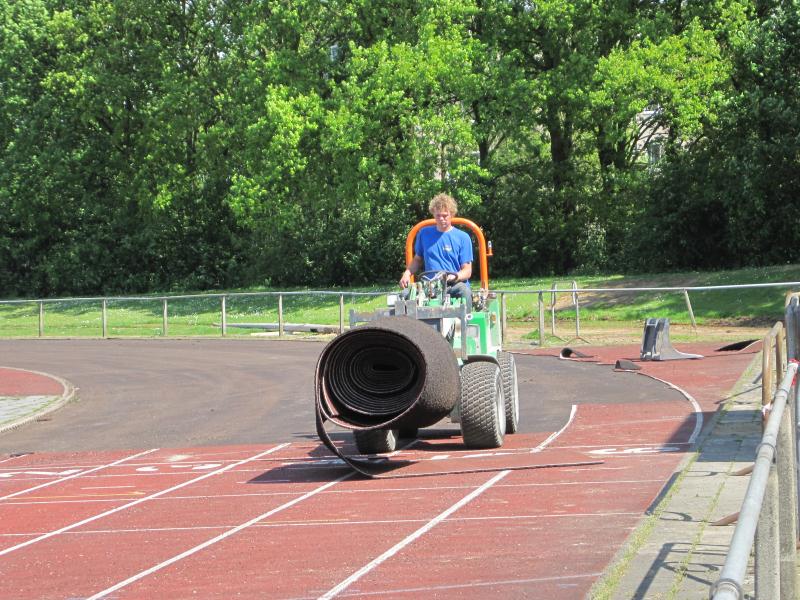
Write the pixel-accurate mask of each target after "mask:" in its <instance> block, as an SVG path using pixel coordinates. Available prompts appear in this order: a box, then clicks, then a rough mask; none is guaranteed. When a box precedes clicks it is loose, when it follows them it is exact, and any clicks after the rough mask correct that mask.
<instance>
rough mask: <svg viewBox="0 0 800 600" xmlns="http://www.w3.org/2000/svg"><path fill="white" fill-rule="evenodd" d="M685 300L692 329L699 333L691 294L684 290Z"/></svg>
mask: <svg viewBox="0 0 800 600" xmlns="http://www.w3.org/2000/svg"><path fill="white" fill-rule="evenodd" d="M683 299H684V300H686V308H687V309H688V310H689V318H690V319H691V320H692V329H694V330H695V331H697V322H696V321H695V320H694V311H693V310H692V302H691V301H690V300H689V292H688V291H686V290H683Z"/></svg>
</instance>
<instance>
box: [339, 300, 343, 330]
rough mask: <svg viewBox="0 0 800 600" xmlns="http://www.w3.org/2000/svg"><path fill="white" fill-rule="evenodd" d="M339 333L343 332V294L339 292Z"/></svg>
mask: <svg viewBox="0 0 800 600" xmlns="http://www.w3.org/2000/svg"><path fill="white" fill-rule="evenodd" d="M339 333H344V294H339Z"/></svg>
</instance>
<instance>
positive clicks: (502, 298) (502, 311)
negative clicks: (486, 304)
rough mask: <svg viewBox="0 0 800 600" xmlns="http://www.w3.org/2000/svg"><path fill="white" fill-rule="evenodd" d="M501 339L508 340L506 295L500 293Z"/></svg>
mask: <svg viewBox="0 0 800 600" xmlns="http://www.w3.org/2000/svg"><path fill="white" fill-rule="evenodd" d="M500 339H502V340H505V339H506V295H505V293H504V292H500Z"/></svg>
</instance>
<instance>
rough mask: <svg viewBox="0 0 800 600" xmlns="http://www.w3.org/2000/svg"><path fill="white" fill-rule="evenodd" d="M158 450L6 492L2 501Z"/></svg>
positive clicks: (146, 451)
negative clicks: (9, 492) (12, 491)
mask: <svg viewBox="0 0 800 600" xmlns="http://www.w3.org/2000/svg"><path fill="white" fill-rule="evenodd" d="M156 450H158V448H151V449H150V450H145V451H144V452H139V453H138V454H133V455H131V456H126V457H125V458H120V459H119V460H115V461H114V462H111V463H108V464H105V465H100V466H99V467H95V468H93V469H89V470H88V471H79V472H78V473H74V474H72V475H69V476H67V477H60V478H59V479H53V480H51V481H48V482H47V483H42V484H40V485H35V486H33V487H30V488H27V489H24V490H20V491H18V492H14V493H13V494H6V495H5V496H0V501H1V500H8V499H9V498H14V497H16V496H21V495H22V494H27V493H29V492H33V491H36V490H40V489H42V488H46V487H47V486H50V485H55V484H56V483H61V482H62V481H67V480H68V479H75V478H76V477H81V476H83V475H88V474H89V473H94V472H95V471H99V470H101V469H107V468H109V467H115V466H117V465H119V464H122V463H124V462H125V461H128V460H133V459H134V458H139V457H140V456H144V455H145V454H150V453H151V452H155V451H156Z"/></svg>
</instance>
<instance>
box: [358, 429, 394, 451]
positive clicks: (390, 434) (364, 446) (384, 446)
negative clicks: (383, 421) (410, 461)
mask: <svg viewBox="0 0 800 600" xmlns="http://www.w3.org/2000/svg"><path fill="white" fill-rule="evenodd" d="M353 435H354V436H355V438H356V448H358V451H359V452H360V453H361V454H383V453H384V452H394V451H395V449H396V448H397V438H398V437H399V433H398V431H397V429H370V430H367V431H362V430H356V431H353Z"/></svg>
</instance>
